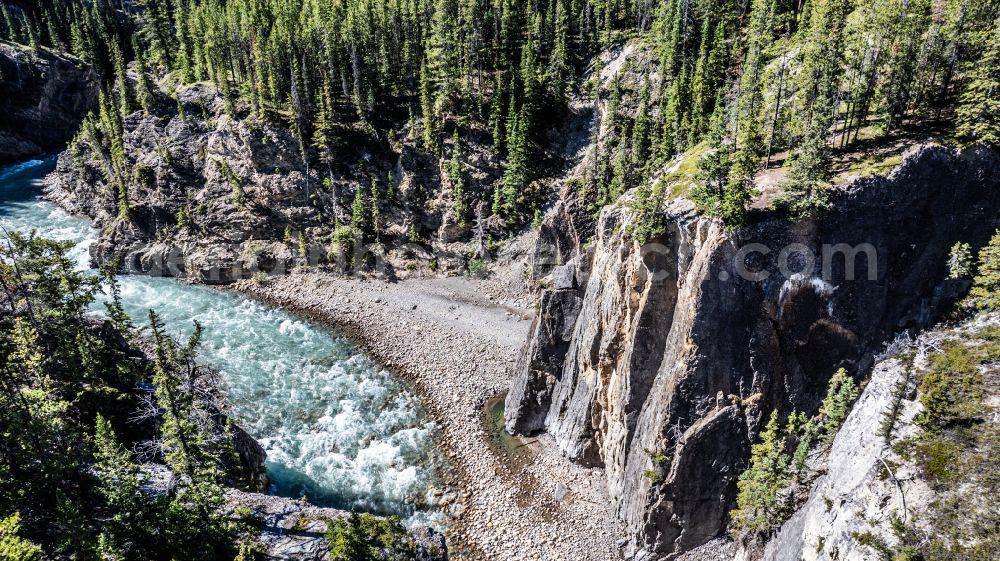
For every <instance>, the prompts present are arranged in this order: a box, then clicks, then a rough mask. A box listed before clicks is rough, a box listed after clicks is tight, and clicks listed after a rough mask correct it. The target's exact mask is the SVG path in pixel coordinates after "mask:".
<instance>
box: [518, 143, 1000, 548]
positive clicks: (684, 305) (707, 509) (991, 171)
mask: <svg viewBox="0 0 1000 561" xmlns="http://www.w3.org/2000/svg"><path fill="white" fill-rule="evenodd" d="M998 166H1000V155H998V154H997V153H996V152H995V151H993V150H991V149H987V148H983V147H975V148H970V149H968V150H965V151H963V152H957V151H956V150H954V149H952V148H946V147H941V146H923V147H919V148H918V149H916V150H913V151H911V153H910V154H908V156H907V157H906V159H905V160H904V162H903V163H902V165H900V166H899V167H898V168H897V169H896V170H895V171H894V172H893V173H892V174H890V175H889V176H888V177H881V176H875V177H869V178H862V179H859V180H856V181H854V182H852V183H851V184H850V185H848V186H847V187H845V188H843V189H840V190H838V191H836V192H835V193H834V194H833V195H832V201H831V203H832V204H831V206H830V208H829V210H827V211H824V212H822V213H820V214H818V215H817V216H816V217H814V218H812V219H809V220H803V221H800V222H790V221H788V220H787V219H784V218H782V217H780V216H777V215H775V214H773V213H767V212H761V213H759V214H757V215H755V217H754V220H753V223H752V224H751V225H750V226H748V227H746V228H743V229H741V230H738V231H735V232H729V231H727V230H726V229H725V228H724V227H723V226H722V225H721V224H719V223H718V222H716V221H713V220H710V219H706V218H704V217H701V216H699V215H698V214H697V213H695V212H694V210H693V208H692V206H691V204H690V203H689V202H687V201H685V200H683V199H678V200H675V201H672V202H671V203H670V204H669V205H668V206H667V210H666V212H665V215H664V217H663V220H664V224H665V234H664V235H662V236H660V237H659V238H658V239H654V240H651V242H650V243H647V244H645V245H642V246H640V245H639V244H638V243H636V242H635V241H633V240H632V239H631V238H630V236H629V231H630V228H629V226H630V223H631V221H633V220H635V219H636V216H635V214H634V213H633V212H632V211H631V210H629V209H628V208H627V205H626V206H625V207H622V208H606V209H605V210H604V211H603V213H602V215H601V219H600V222H599V224H598V227H597V232H596V236H595V240H594V242H593V250H592V253H590V254H585V256H584V257H582V258H581V259H580V260H579V261H577V262H571V263H570V266H571V267H572V270H573V277H574V279H576V280H577V281H578V282H576V283H574V284H578V287H574V286H572V285H570V286H565V284H564V285H563V286H562V287H552V288H549V289H546V290H544V291H543V293H542V303H543V305H542V307H541V313H540V314H539V318H538V320H536V324H535V327H534V329H533V336H532V337H531V339H530V342H529V345H528V347H527V351H526V356H525V358H524V359H523V360H522V364H521V368H520V372H519V374H518V375H517V377H516V379H515V381H514V384H513V387H512V389H511V392H510V394H509V397H508V400H507V404H506V405H507V407H506V411H507V427H508V429H509V430H511V431H514V432H522V433H525V432H532V431H535V430H546V431H548V432H549V433H551V434H552V435H553V436H554V437H555V439H556V441H557V442H558V444H559V446H560V447H561V449H562V450H563V452H564V453H565V454H566V455H567V456H569V457H570V458H572V459H574V460H576V461H578V462H581V463H584V464H587V465H592V466H603V468H604V470H605V472H606V474H607V480H608V486H609V491H610V495H611V496H612V497H615V500H616V504H615V508H616V512H617V515H618V516H619V518H620V519H621V520H622V521H623V522H624V523H625V525H626V527H627V529H628V532H629V536H628V544H627V547H626V553H627V555H628V556H629V557H631V558H637V559H655V558H671V557H673V556H675V555H676V554H678V553H681V552H683V551H686V550H689V549H691V548H694V547H696V546H698V545H701V544H702V543H705V542H706V541H708V540H709V539H711V538H712V537H714V536H716V535H718V534H719V533H720V532H721V531H722V530H723V529H724V528H725V525H726V522H727V518H728V512H729V510H730V509H731V507H732V501H733V498H734V495H735V488H736V487H735V483H736V480H737V478H738V476H739V474H740V473H741V472H742V470H743V469H744V468H745V466H746V461H747V458H748V455H749V444H750V442H751V441H752V440H753V439H754V438H755V436H756V434H757V433H758V432H759V429H760V427H761V419H762V417H764V416H765V415H767V414H769V413H770V411H772V410H775V409H776V410H778V411H779V412H781V413H782V414H785V413H788V412H790V411H791V410H792V409H797V410H805V411H815V410H816V408H817V406H818V404H819V401H820V400H821V398H822V395H823V393H824V392H825V388H826V386H827V382H828V380H829V378H830V376H831V375H832V374H833V373H834V372H835V371H836V370H837V369H838V368H840V367H844V368H846V369H848V371H850V372H852V373H854V374H855V375H856V376H858V377H860V376H863V375H864V374H865V373H866V372H867V371H868V370H869V369H870V368H871V366H872V358H871V357H872V356H873V355H874V353H875V351H876V350H878V349H879V348H880V347H881V346H882V345H884V344H885V342H886V341H887V340H889V339H891V338H892V337H893V335H894V334H896V333H899V332H901V331H905V330H911V329H919V328H922V327H925V326H927V325H928V324H929V323H930V322H931V321H932V320H933V319H934V318H935V317H936V316H937V314H938V313H939V311H940V310H941V309H942V307H943V306H945V305H948V304H949V303H951V302H952V301H953V300H954V298H955V297H957V296H958V295H959V294H960V292H961V290H962V289H964V288H965V286H964V285H961V283H959V282H957V281H947V280H946V278H947V270H946V262H947V257H948V253H949V249H950V247H951V246H952V244H954V243H955V242H956V241H964V242H969V243H971V244H972V245H973V246H974V247H979V246H981V245H982V244H984V243H985V242H986V240H988V239H989V236H990V235H991V234H992V232H993V231H994V230H995V229H996V228H997V226H998V224H997V217H998V216H1000V177H998V176H997V175H996V169H998ZM550 237H551V236H550ZM586 255H592V256H591V257H586ZM555 269H559V267H556V268H555ZM555 269H554V270H555ZM580 281H582V282H580ZM570 326H572V327H571V328H570ZM570 329H571V330H572V334H571V335H570V336H569V337H568V338H567V337H566V336H565V334H566V333H567V332H568V331H569V330H570ZM563 347H565V351H563ZM560 356H562V360H561V361H560V360H559V357H560ZM540 357H547V358H548V360H540Z"/></svg>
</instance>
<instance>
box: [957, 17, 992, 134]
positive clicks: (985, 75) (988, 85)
mask: <svg viewBox="0 0 1000 561" xmlns="http://www.w3.org/2000/svg"><path fill="white" fill-rule="evenodd" d="M982 35H983V40H982V41H980V45H979V47H980V50H979V52H980V53H981V54H980V56H979V59H978V60H977V61H976V62H975V63H973V64H972V65H971V66H970V69H969V78H968V80H967V82H966V84H965V87H964V88H963V89H962V95H961V98H960V99H959V103H958V108H957V109H956V111H955V122H956V127H955V134H956V135H957V136H958V137H959V138H961V139H963V140H965V141H967V142H986V143H989V144H992V145H994V146H1000V17H998V18H997V19H996V20H995V21H994V22H993V26H992V29H991V30H988V31H985V32H983V33H982Z"/></svg>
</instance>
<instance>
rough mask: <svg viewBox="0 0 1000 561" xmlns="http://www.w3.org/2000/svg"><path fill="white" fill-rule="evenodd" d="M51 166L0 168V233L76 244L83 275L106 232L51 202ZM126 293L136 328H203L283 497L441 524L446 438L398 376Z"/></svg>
mask: <svg viewBox="0 0 1000 561" xmlns="http://www.w3.org/2000/svg"><path fill="white" fill-rule="evenodd" d="M53 165H54V158H47V159H45V160H30V161H26V162H22V163H19V164H16V165H13V166H8V167H5V168H0V225H3V227H4V228H6V229H8V230H17V231H20V232H29V231H31V230H37V232H38V233H39V235H42V236H45V237H48V238H54V239H59V240H66V241H71V242H73V243H74V244H75V245H74V247H73V249H72V255H73V257H74V259H75V260H76V262H77V263H78V265H79V267H80V268H81V269H85V268H87V267H88V260H89V246H90V244H92V243H93V242H94V239H95V237H96V232H94V231H93V229H92V228H91V227H90V224H89V222H88V221H87V220H85V219H82V218H79V217H75V216H70V215H69V214H67V213H65V212H63V211H62V210H61V209H59V208H58V207H56V206H55V205H53V204H52V203H49V202H48V201H46V200H44V199H43V198H42V197H41V190H40V182H41V179H42V178H43V177H44V176H45V174H46V173H48V172H49V171H51V169H52V167H53ZM119 281H120V283H121V288H122V298H123V303H124V306H125V309H126V311H127V312H128V313H129V315H130V316H131V317H132V318H133V321H135V322H136V323H137V324H144V323H145V318H146V315H147V312H148V310H149V309H150V308H152V309H155V310H156V312H157V313H158V314H159V315H160V317H161V319H162V320H163V322H164V323H165V325H166V328H167V330H168V332H169V333H170V334H171V335H173V336H174V337H177V338H179V339H183V338H186V337H187V335H188V334H190V333H191V331H192V329H193V323H192V322H193V321H195V320H196V321H198V322H200V323H201V324H202V326H203V327H204V328H205V336H204V342H203V345H202V347H201V352H200V357H201V360H203V361H205V362H206V363H208V364H210V365H212V366H214V367H216V368H218V369H219V370H220V371H221V372H222V374H223V378H224V380H225V381H226V383H227V385H228V388H227V393H228V395H229V399H230V401H231V403H232V406H233V410H234V412H235V415H236V417H237V419H238V421H239V422H240V424H241V425H242V426H243V427H244V428H245V429H246V430H247V431H248V432H249V433H250V434H251V435H253V436H254V437H255V438H256V439H257V440H258V441H259V442H260V443H261V445H262V446H263V447H264V449H265V450H266V451H267V457H268V458H267V468H268V475H269V476H270V478H271V480H272V482H273V488H272V492H273V493H276V494H280V495H285V496H303V495H304V496H307V497H308V498H309V500H310V501H311V502H313V503H315V504H319V505H322V506H335V507H339V508H347V509H350V508H359V509H362V510H370V511H376V512H381V513H391V514H398V515H401V516H403V517H404V518H406V519H408V520H409V521H411V522H418V521H420V522H424V521H428V519H433V518H434V517H433V516H432V515H430V514H429V513H427V512H421V511H419V510H417V509H416V508H415V507H414V506H413V503H414V502H418V503H419V502H420V500H421V499H422V498H423V497H424V496H425V495H426V493H427V492H428V490H429V488H430V487H431V485H433V484H434V482H435V481H436V479H437V477H438V471H439V468H440V466H441V465H442V464H441V461H442V458H440V457H439V455H438V454H437V452H435V449H436V447H435V446H434V444H435V439H436V438H438V429H437V427H436V425H435V424H434V423H433V422H432V421H431V420H430V419H429V417H428V416H427V414H426V412H425V411H424V409H423V408H422V407H421V404H420V402H419V400H418V399H417V398H416V397H415V396H414V395H413V394H412V393H411V392H410V391H408V390H407V388H406V387H405V386H404V385H403V384H402V383H401V382H400V381H399V380H398V379H397V378H396V377H395V376H394V375H393V374H392V373H391V372H389V371H387V370H385V369H383V368H381V367H380V366H379V365H378V364H377V363H375V362H374V361H373V360H372V359H370V358H369V357H367V356H366V355H365V354H364V353H362V352H360V351H359V349H358V348H356V347H355V346H354V345H353V344H351V343H350V342H349V341H347V340H345V339H343V338H341V337H336V336H334V335H333V334H331V333H329V332H328V331H327V330H325V329H323V328H321V327H317V326H314V325H311V324H310V323H308V322H305V321H303V320H302V319H300V318H298V317H296V316H294V315H291V314H288V313H286V312H283V311H279V310H275V309H272V308H269V307H267V306H264V305H262V304H259V303H257V302H254V301H252V300H249V299H247V298H245V297H242V296H239V295H236V294H233V293H230V292H225V291H221V290H217V289H212V288H207V287H204V286H197V285H189V284H186V283H183V282H179V281H177V280H174V279H168V278H152V277H142V276H121V277H119ZM101 308H103V306H95V310H96V309H101Z"/></svg>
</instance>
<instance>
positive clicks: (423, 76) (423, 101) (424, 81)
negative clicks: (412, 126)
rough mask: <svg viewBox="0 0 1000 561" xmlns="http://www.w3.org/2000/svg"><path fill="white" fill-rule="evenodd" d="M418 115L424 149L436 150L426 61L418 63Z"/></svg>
mask: <svg viewBox="0 0 1000 561" xmlns="http://www.w3.org/2000/svg"><path fill="white" fill-rule="evenodd" d="M420 114H421V118H422V121H421V124H422V125H423V130H424V148H426V149H427V150H430V151H435V150H437V123H436V122H435V117H434V100H433V98H432V94H431V77H430V72H429V71H428V69H427V61H426V60H422V61H421V63H420Z"/></svg>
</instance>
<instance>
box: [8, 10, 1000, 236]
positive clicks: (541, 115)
mask: <svg viewBox="0 0 1000 561" xmlns="http://www.w3.org/2000/svg"><path fill="white" fill-rule="evenodd" d="M998 16H1000V5H998V3H997V2H996V1H995V0H892V1H888V2H877V3H863V2H854V1H851V0H810V1H806V2H800V1H789V0H754V1H752V2H731V1H728V0H671V1H665V2H658V3H657V2H647V1H639V0H608V1H597V2H590V1H580V0H555V1H551V0H550V1H538V2H521V1H517V0H493V1H467V0H435V1H433V2H429V1H420V0H414V1H399V0H372V1H357V0H346V1H324V0H237V1H221V0H199V1H195V0H137V1H124V0H122V1H111V0H94V1H86V0H42V1H41V2H38V3H26V2H25V3H22V2H5V3H4V7H3V18H2V22H0V24H2V25H0V35H2V36H3V37H5V38H7V39H9V40H12V41H16V42H20V43H26V44H31V45H35V46H37V47H39V48H41V47H42V46H44V47H50V48H55V49H61V50H69V51H71V52H72V53H74V54H76V55H78V56H80V57H81V58H83V59H84V60H86V61H89V62H91V63H92V64H94V65H95V66H96V67H97V68H99V69H100V70H101V72H102V75H103V76H104V80H105V84H106V93H105V98H106V99H105V103H104V104H103V106H102V110H101V113H100V115H98V116H95V118H94V119H93V120H92V123H91V124H92V125H93V127H92V128H96V129H97V130H98V131H99V137H98V138H94V140H95V141H100V142H103V143H104V144H105V146H106V147H107V148H108V150H109V152H110V156H111V158H112V160H113V161H114V163H115V165H114V170H113V173H114V174H116V175H118V176H119V177H118V178H117V181H116V182H117V183H119V184H120V189H121V192H122V193H125V195H124V197H126V198H127V196H128V194H127V193H128V185H127V184H128V183H130V182H131V181H134V180H133V179H132V178H131V177H129V176H130V175H132V174H130V173H127V172H129V171H132V170H126V169H124V168H125V167H128V165H127V163H125V159H126V158H125V155H124V154H121V151H122V147H121V141H120V136H121V134H122V132H121V122H122V119H123V118H124V117H125V116H126V115H128V114H129V113H131V112H133V111H136V110H147V111H148V110H149V104H150V102H151V96H150V94H149V84H147V83H145V80H144V79H140V80H138V81H137V82H135V83H131V82H130V80H129V79H128V77H127V74H126V69H125V67H126V64H127V63H128V62H129V61H133V60H134V61H135V63H136V65H137V68H139V69H143V70H144V71H145V72H149V73H151V75H152V76H153V77H157V76H159V75H161V73H162V72H173V73H175V74H176V76H177V78H178V79H179V80H180V81H181V82H183V83H192V82H196V81H204V80H208V81H211V82H212V83H213V84H214V85H215V86H216V87H217V88H218V89H219V91H220V92H221V94H222V96H223V97H224V99H225V102H226V109H227V111H228V112H231V113H234V114H237V113H249V114H251V115H254V116H257V117H258V118H260V119H262V120H266V121H269V122H280V123H284V124H286V125H287V126H288V127H290V128H291V130H292V131H294V133H295V138H296V141H297V150H298V152H299V157H300V158H301V159H302V161H303V162H304V164H305V165H306V166H307V168H308V167H309V166H312V167H315V168H319V169H320V170H323V169H326V168H329V167H330V166H332V165H334V162H335V161H336V160H338V159H339V158H340V157H341V152H342V150H344V148H345V147H344V143H345V142H346V141H348V140H347V139H348V138H349V135H350V131H351V130H362V131H365V133H366V134H367V135H368V136H369V137H371V138H372V139H378V138H382V137H386V136H388V137H390V138H391V137H393V136H394V135H396V133H397V131H400V130H403V131H406V136H405V137H404V138H405V140H404V141H405V142H409V143H412V144H416V145H419V146H420V147H421V149H422V150H424V151H426V152H428V153H429V154H431V155H434V156H438V155H440V156H441V157H447V156H448V155H449V154H447V153H446V154H442V150H443V148H444V147H445V146H449V145H451V144H452V143H451V142H448V139H451V138H452V137H455V138H456V139H457V137H458V136H457V135H460V134H461V135H467V134H471V133H472V131H473V130H475V129H476V128H482V129H485V131H486V132H487V133H488V138H489V140H488V144H489V145H491V147H492V151H493V153H494V154H495V155H496V156H497V157H499V158H501V160H502V167H503V173H502V177H501V178H499V180H496V181H495V182H493V184H492V185H489V186H488V187H489V188H488V192H477V193H466V192H464V190H463V181H462V178H461V165H455V166H449V167H448V169H449V170H453V171H454V174H455V175H457V176H458V177H452V178H448V179H447V180H445V181H447V182H448V183H449V184H451V191H452V193H451V194H450V195H451V197H452V199H454V200H453V204H452V207H453V208H452V213H453V214H454V215H456V217H457V218H458V219H459V220H466V219H469V218H471V217H472V212H473V210H474V209H475V207H476V205H477V203H478V202H479V201H477V200H475V199H476V198H478V199H486V202H488V205H487V206H488V209H489V211H490V212H491V213H492V214H496V215H499V216H501V217H503V218H504V219H505V220H506V221H508V222H510V223H511V224H512V225H517V224H521V223H524V222H525V221H527V220H529V219H530V218H531V217H532V216H534V215H535V213H536V211H537V210H538V209H539V208H540V207H541V206H542V205H543V204H545V202H546V201H547V199H548V193H545V192H541V187H540V186H539V185H538V184H533V180H534V179H536V178H538V177H541V176H546V175H552V173H553V171H554V170H553V169H552V166H553V165H554V163H553V162H552V161H550V160H547V159H546V156H553V154H552V148H553V146H554V143H553V134H554V133H555V131H557V130H559V129H560V127H561V126H563V125H564V124H565V120H566V117H567V114H568V111H569V108H568V104H569V102H570V100H571V99H572V98H573V96H597V97H598V98H600V99H601V100H603V101H605V102H606V112H607V113H608V115H609V116H610V123H609V126H610V127H611V128H612V133H613V135H612V136H613V142H612V143H611V145H610V146H608V147H607V148H606V149H605V150H604V151H603V153H602V154H601V155H600V156H601V157H600V161H599V162H597V165H595V166H594V169H593V170H592V171H591V172H590V177H589V178H588V179H589V182H590V184H591V185H589V186H588V187H592V188H591V189H589V191H590V192H591V194H592V195H591V196H595V197H597V199H598V200H597V201H596V202H597V206H598V207H599V206H601V205H603V204H606V203H608V202H613V201H614V200H616V199H617V196H618V195H620V194H621V193H622V192H624V191H625V190H627V189H629V188H632V187H634V186H637V185H640V184H643V183H645V182H646V180H647V179H649V178H650V177H654V176H656V175H657V173H658V172H659V171H660V170H662V169H663V166H664V164H665V163H667V162H668V161H669V160H670V159H671V158H672V157H674V156H675V155H677V154H679V153H682V152H684V151H685V150H689V149H691V148H692V147H694V146H696V145H698V144H699V143H701V142H706V143H707V146H708V147H711V148H714V149H715V150H706V152H707V154H708V155H707V156H706V157H704V158H703V159H702V161H701V162H700V164H699V170H700V172H699V179H700V180H701V181H702V182H703V184H704V185H703V187H702V188H700V189H696V190H695V192H694V193H692V197H693V198H695V199H696V200H697V202H698V203H699V205H700V206H701V207H702V208H703V209H704V210H705V211H707V212H709V213H713V214H718V215H720V216H722V217H724V218H725V219H726V220H727V221H728V222H731V223H733V224H739V223H741V222H742V221H743V220H744V219H745V212H746V209H747V207H748V205H749V203H750V201H751V199H752V198H753V196H754V185H753V178H754V176H755V175H756V173H757V172H758V171H759V170H760V169H761V167H762V165H764V164H765V163H767V162H770V161H771V160H772V159H773V158H774V155H775V154H777V153H779V152H784V151H786V150H790V151H791V153H790V156H789V157H787V158H784V162H785V163H784V166H785V168H786V173H785V179H784V191H785V196H784V197H782V198H781V199H780V201H779V204H780V205H782V206H785V207H787V208H788V209H790V210H791V211H792V212H794V213H795V214H797V215H803V214H806V213H809V212H810V211H812V210H814V209H817V208H820V207H822V206H823V205H824V201H825V195H824V188H825V187H826V185H827V184H828V182H829V180H830V176H831V169H830V165H831V158H832V156H833V152H834V151H836V150H841V149H845V148H850V147H851V145H852V144H855V143H857V142H859V141H863V140H865V139H866V138H872V137H878V136H886V135H892V134H894V133H897V132H899V131H900V130H902V129H913V128H922V129H924V130H927V131H931V130H933V131H938V132H942V133H943V134H946V135H948V136H954V137H956V138H958V139H960V140H962V141H965V142H972V141H977V140H983V141H988V142H996V141H997V139H998V133H997V130H998V126H1000V124H998V101H997V97H998V96H997V94H996V92H997V89H996V88H997V85H998V83H1000V76H998V72H1000V70H998V68H1000V64H998V60H1000V59H998V57H1000V31H998V30H1000V25H998V19H997V18H998ZM635 37H639V38H641V41H642V43H643V45H645V46H646V47H648V48H649V49H652V50H653V51H654V53H655V56H654V60H653V62H652V63H651V64H649V66H648V67H647V68H641V69H637V70H638V71H639V72H640V73H641V75H642V79H641V80H640V82H639V83H638V84H630V86H631V87H633V88H634V89H635V90H636V91H633V92H627V91H626V92H623V91H622V89H621V87H620V86H621V85H620V84H619V83H618V82H617V81H615V82H614V84H613V85H612V87H610V88H605V89H601V88H600V87H597V88H594V89H590V88H588V85H590V86H592V85H593V84H595V83H598V82H596V81H593V80H592V81H591V82H586V83H585V82H579V81H578V77H579V76H580V75H581V73H582V72H584V71H585V70H586V68H587V66H588V65H589V64H590V60H591V57H592V56H593V55H594V54H595V53H597V52H599V50H600V49H602V48H605V47H608V46H610V45H614V44H617V43H620V42H622V41H624V40H626V39H629V38H635ZM591 70H592V71H593V70H596V69H591ZM623 95H630V96H635V97H636V98H637V99H635V101H634V103H632V104H630V107H628V108H624V107H621V100H622V96H623ZM85 130H86V129H85ZM357 141H358V140H357V139H356V138H355V137H350V140H349V142H351V143H355V142H357ZM703 148H704V146H703ZM447 152H449V153H452V152H454V153H452V154H450V155H451V156H453V157H454V158H455V159H458V160H460V159H461V153H460V150H455V151H453V150H448V151H447ZM556 164H557V162H556ZM556 167H557V166H556ZM451 173H452V172H449V174H451ZM388 181H389V182H391V179H390V180H388ZM532 185H535V188H532ZM388 191H390V192H389V193H388V195H389V196H390V197H391V195H392V193H391V188H390V189H388ZM343 196H345V197H349V195H347V194H344V195H343Z"/></svg>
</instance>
